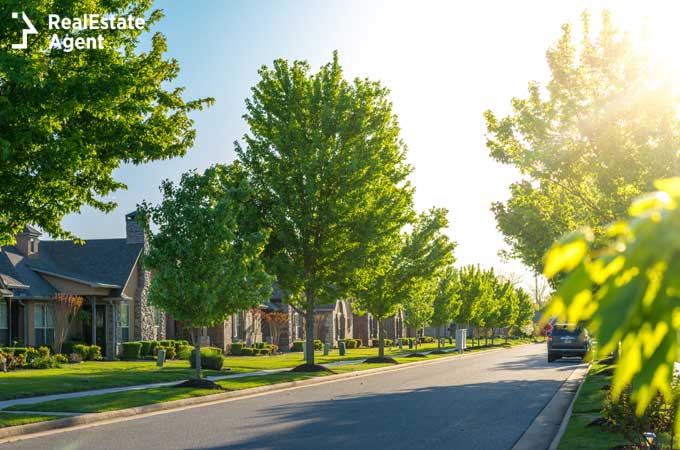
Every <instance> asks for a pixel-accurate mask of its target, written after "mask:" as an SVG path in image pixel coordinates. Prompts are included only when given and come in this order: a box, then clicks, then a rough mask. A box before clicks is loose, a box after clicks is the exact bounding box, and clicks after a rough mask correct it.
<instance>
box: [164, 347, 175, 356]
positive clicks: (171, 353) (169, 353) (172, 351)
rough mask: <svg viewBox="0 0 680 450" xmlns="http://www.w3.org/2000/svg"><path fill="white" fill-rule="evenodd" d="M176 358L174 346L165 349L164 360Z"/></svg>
mask: <svg viewBox="0 0 680 450" xmlns="http://www.w3.org/2000/svg"><path fill="white" fill-rule="evenodd" d="M176 356H177V350H175V346H174V345H173V346H170V347H168V348H166V349H165V359H175V357H176Z"/></svg>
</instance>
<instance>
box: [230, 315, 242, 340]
mask: <svg viewBox="0 0 680 450" xmlns="http://www.w3.org/2000/svg"><path fill="white" fill-rule="evenodd" d="M231 323H232V325H231V337H232V339H243V318H242V317H241V313H236V314H234V317H233V320H232V322H231Z"/></svg>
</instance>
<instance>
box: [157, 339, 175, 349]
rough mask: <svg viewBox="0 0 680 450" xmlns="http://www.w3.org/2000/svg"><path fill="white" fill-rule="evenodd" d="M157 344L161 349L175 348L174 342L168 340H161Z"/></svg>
mask: <svg viewBox="0 0 680 450" xmlns="http://www.w3.org/2000/svg"><path fill="white" fill-rule="evenodd" d="M159 344H160V345H161V346H162V347H165V348H168V347H174V346H175V341H172V340H170V339H163V340H162V341H160V342H159Z"/></svg>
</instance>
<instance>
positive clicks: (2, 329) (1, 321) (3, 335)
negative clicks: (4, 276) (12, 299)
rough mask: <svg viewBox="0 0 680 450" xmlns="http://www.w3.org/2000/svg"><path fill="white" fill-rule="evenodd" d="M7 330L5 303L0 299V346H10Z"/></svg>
mask: <svg viewBox="0 0 680 450" xmlns="http://www.w3.org/2000/svg"><path fill="white" fill-rule="evenodd" d="M8 340H9V330H8V329H7V302H6V301H5V299H4V298H0V344H2V345H10V343H9V342H7V341H8Z"/></svg>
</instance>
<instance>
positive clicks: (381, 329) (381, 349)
mask: <svg viewBox="0 0 680 450" xmlns="http://www.w3.org/2000/svg"><path fill="white" fill-rule="evenodd" d="M378 357H380V358H384V357H385V319H380V320H379V321H378Z"/></svg>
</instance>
